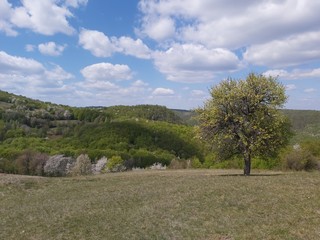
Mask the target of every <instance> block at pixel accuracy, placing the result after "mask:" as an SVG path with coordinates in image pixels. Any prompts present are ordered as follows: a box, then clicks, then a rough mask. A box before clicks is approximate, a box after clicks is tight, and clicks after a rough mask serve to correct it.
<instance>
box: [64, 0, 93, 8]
mask: <svg viewBox="0 0 320 240" xmlns="http://www.w3.org/2000/svg"><path fill="white" fill-rule="evenodd" d="M87 3H88V0H65V6H70V7H74V8H78V7H80V6H81V5H83V6H85V5H87Z"/></svg>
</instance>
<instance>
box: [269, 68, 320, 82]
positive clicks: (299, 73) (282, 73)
mask: <svg viewBox="0 0 320 240" xmlns="http://www.w3.org/2000/svg"><path fill="white" fill-rule="evenodd" d="M264 75H266V76H272V77H279V78H281V79H285V80H295V79H305V78H319V77H320V68H315V69H293V70H292V71H287V70H284V69H273V70H268V71H266V72H265V73H264Z"/></svg>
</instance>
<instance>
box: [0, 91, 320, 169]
mask: <svg viewBox="0 0 320 240" xmlns="http://www.w3.org/2000/svg"><path fill="white" fill-rule="evenodd" d="M283 111H284V113H285V114H286V115H288V116H289V118H290V119H291V121H292V126H293V129H294V130H295V132H296V136H295V137H294V139H293V141H292V144H296V143H300V142H301V143H302V142H304V141H306V140H308V141H309V140H310V141H311V143H307V144H305V145H306V146H312V147H311V148H309V149H311V150H310V151H311V152H312V154H314V155H319V156H320V151H318V148H319V147H317V146H318V145H319V144H318V142H319V141H320V121H319V119H320V112H319V111H303V110H283ZM195 116H196V113H195V112H193V111H187V110H177V109H173V110H171V109H168V108H166V107H163V106H157V105H138V106H112V107H84V108H77V107H70V106H65V105H58V104H53V103H49V102H42V101H39V100H33V99H30V98H26V97H24V96H18V95H14V94H10V93H7V92H3V91H0V141H1V142H0V171H4V172H11V173H24V172H25V171H24V170H23V171H22V170H19V169H26V168H29V162H28V161H29V160H23V161H22V163H20V165H21V164H22V166H20V167H19V166H18V165H19V164H18V163H17V161H18V159H21V156H22V157H23V158H24V159H25V158H26V156H29V155H30V152H31V153H32V154H35V153H39V154H47V155H50V156H52V155H57V154H63V155H66V156H71V157H77V156H79V155H80V154H83V153H84V154H88V155H89V157H90V159H91V161H92V162H95V161H97V160H98V159H99V158H101V157H103V156H105V157H107V158H111V157H113V156H120V157H121V158H122V159H125V160H126V162H125V163H126V164H127V166H128V167H129V168H131V167H146V166H150V165H152V164H153V163H156V162H160V163H162V164H165V165H169V164H170V163H171V162H172V160H173V159H176V160H177V162H179V161H180V160H181V161H184V160H191V159H192V161H194V166H198V167H207V168H209V167H232V168H237V167H241V166H242V161H241V159H239V158H235V159H233V160H232V161H229V162H226V163H224V162H220V161H219V160H217V159H216V158H215V154H214V152H213V151H212V146H206V144H205V143H204V142H201V140H200V139H198V138H197V137H196V134H195V127H194V126H195V125H196V124H197V121H196V119H195V118H194V117H195ZM314 139H316V141H314ZM303 146H304V145H303ZM308 151H309V150H308ZM28 154H29V155H28ZM32 154H31V155H32ZM32 156H33V155H32ZM27 159H28V157H27ZM183 166H185V165H184V164H183ZM275 166H279V161H277V160H276V159H271V160H270V161H262V160H261V159H257V160H254V161H253V167H262V168H272V167H275ZM299 166H300V165H299ZM27 172H28V171H27Z"/></svg>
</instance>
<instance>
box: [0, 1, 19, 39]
mask: <svg viewBox="0 0 320 240" xmlns="http://www.w3.org/2000/svg"><path fill="white" fill-rule="evenodd" d="M11 7H12V5H11V4H10V3H8V1H7V0H2V1H0V31H2V32H4V33H5V34H6V35H7V36H17V35H18V32H17V31H15V30H14V29H13V25H12V24H11V22H10V18H11V15H12V9H11Z"/></svg>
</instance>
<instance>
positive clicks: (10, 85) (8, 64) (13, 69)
mask: <svg viewBox="0 0 320 240" xmlns="http://www.w3.org/2000/svg"><path fill="white" fill-rule="evenodd" d="M73 77H74V76H73V75H72V74H70V73H68V72H66V71H65V70H64V69H62V68H61V67H60V66H59V65H53V66H49V67H44V66H43V65H42V64H41V63H40V62H38V61H36V60H34V59H30V58H23V57H19V56H12V55H9V54H7V53H5V52H3V51H0V88H1V89H3V90H7V91H12V92H15V93H18V94H23V95H28V96H31V95H32V94H33V93H34V94H35V96H36V94H41V93H43V92H45V91H46V90H47V89H50V91H55V90H58V89H59V91H62V90H63V89H66V88H65V87H64V86H65V84H64V81H65V80H69V79H71V78H73Z"/></svg>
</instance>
